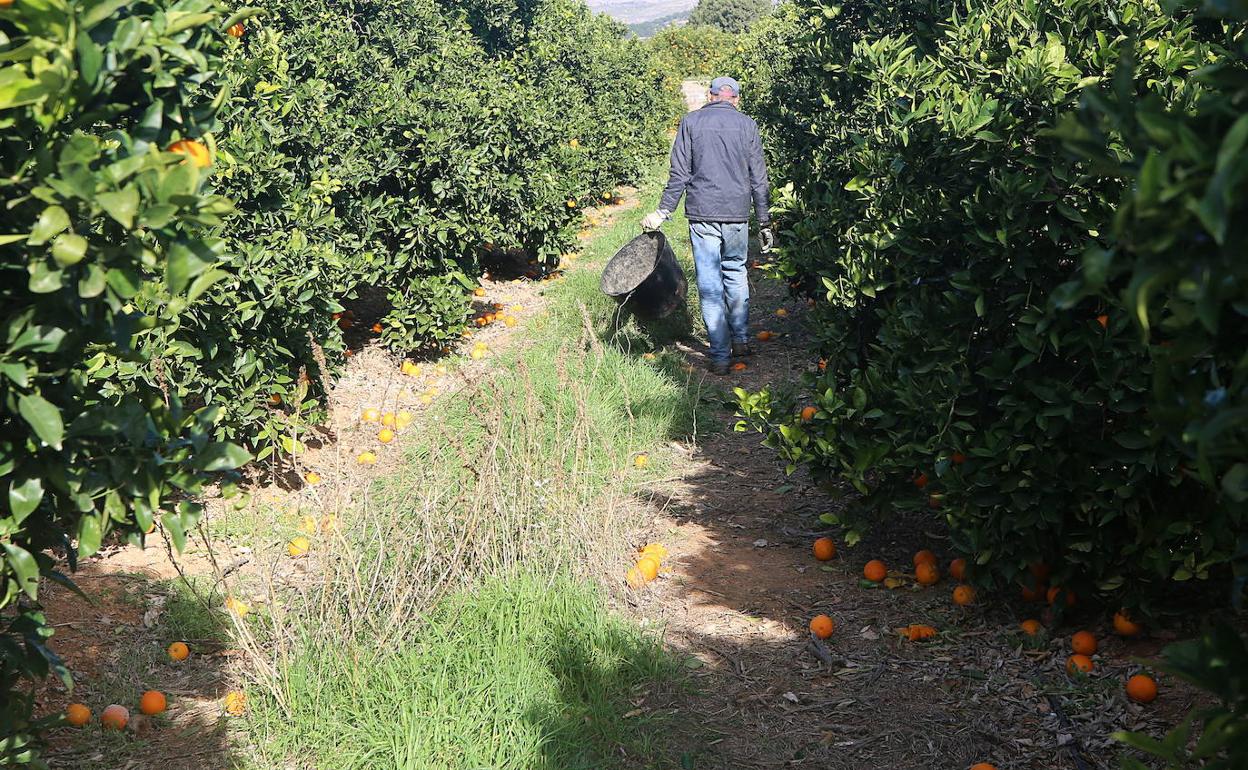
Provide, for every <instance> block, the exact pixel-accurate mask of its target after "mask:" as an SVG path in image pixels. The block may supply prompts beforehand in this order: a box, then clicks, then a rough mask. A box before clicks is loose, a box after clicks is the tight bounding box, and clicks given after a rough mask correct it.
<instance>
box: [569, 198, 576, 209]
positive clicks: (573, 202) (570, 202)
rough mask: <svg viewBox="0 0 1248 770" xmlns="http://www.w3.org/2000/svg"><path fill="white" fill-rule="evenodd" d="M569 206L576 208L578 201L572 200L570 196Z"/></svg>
mask: <svg viewBox="0 0 1248 770" xmlns="http://www.w3.org/2000/svg"><path fill="white" fill-rule="evenodd" d="M568 208H570V209H574V208H576V201H574V200H572V199H571V198H568Z"/></svg>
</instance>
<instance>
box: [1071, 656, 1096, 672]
mask: <svg viewBox="0 0 1248 770" xmlns="http://www.w3.org/2000/svg"><path fill="white" fill-rule="evenodd" d="M1093 668H1094V666H1093V663H1092V659H1091V658H1089V657H1088V656H1087V655H1080V654H1078V653H1076V654H1074V655H1071V656H1070V657H1069V658H1067V659H1066V671H1067V673H1071V674H1073V673H1074V672H1075V671H1076V670H1078V671H1080V672H1082V673H1084V674H1086V673H1088V672H1089V671H1091V670H1092V669H1093Z"/></svg>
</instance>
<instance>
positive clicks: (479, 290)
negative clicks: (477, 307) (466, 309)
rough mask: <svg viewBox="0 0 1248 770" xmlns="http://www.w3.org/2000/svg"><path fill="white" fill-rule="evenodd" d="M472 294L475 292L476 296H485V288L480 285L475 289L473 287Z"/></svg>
mask: <svg viewBox="0 0 1248 770" xmlns="http://www.w3.org/2000/svg"><path fill="white" fill-rule="evenodd" d="M472 294H473V296H474V297H484V296H485V289H483V288H482V287H480V286H478V287H477V288H475V289H473V290H472Z"/></svg>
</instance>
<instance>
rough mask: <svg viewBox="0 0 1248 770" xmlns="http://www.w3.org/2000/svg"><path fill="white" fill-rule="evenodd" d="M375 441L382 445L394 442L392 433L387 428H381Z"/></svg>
mask: <svg viewBox="0 0 1248 770" xmlns="http://www.w3.org/2000/svg"><path fill="white" fill-rule="evenodd" d="M377 440H378V441H380V442H381V443H383V444H389V443H390V442H391V441H394V431H392V430H390V429H389V428H382V429H381V432H380V433H378V434H377Z"/></svg>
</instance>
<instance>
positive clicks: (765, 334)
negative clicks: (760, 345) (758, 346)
mask: <svg viewBox="0 0 1248 770" xmlns="http://www.w3.org/2000/svg"><path fill="white" fill-rule="evenodd" d="M754 336H755V338H756V339H757V340H758V341H759V342H766V341H767V340H769V339H771V338H772V337H773V336H775V335H773V334H772V333H771V332H767V331H762V332H759V333H758V334H756V335H754Z"/></svg>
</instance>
